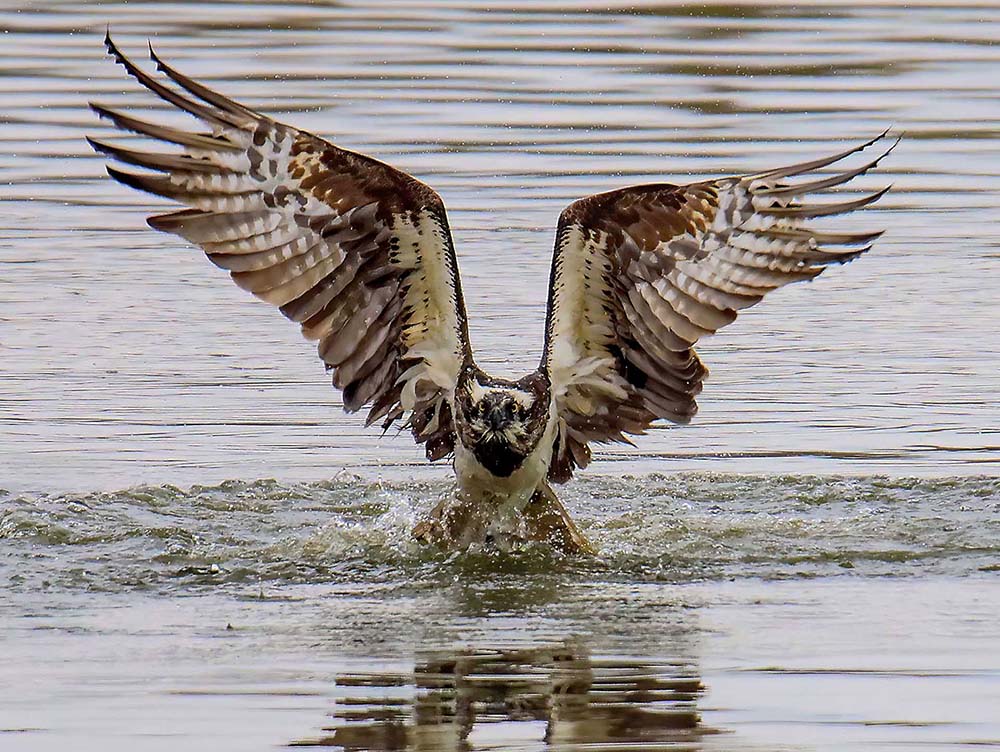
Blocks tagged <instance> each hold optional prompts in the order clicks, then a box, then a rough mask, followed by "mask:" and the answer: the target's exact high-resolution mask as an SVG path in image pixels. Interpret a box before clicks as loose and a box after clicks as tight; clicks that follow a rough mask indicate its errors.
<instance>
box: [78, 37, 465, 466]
mask: <svg viewBox="0 0 1000 752" xmlns="http://www.w3.org/2000/svg"><path fill="white" fill-rule="evenodd" d="M105 43H106V46H107V48H108V51H109V53H110V54H111V55H112V56H113V57H114V59H115V60H116V61H117V62H118V63H120V64H121V65H122V66H123V67H124V68H125V70H126V71H127V72H128V73H129V74H130V75H131V76H133V77H134V78H135V79H136V80H137V81H138V82H139V83H140V84H142V85H143V86H144V87H145V88H147V89H149V90H150V91H151V92H153V93H154V94H155V95H157V96H158V97H160V98H161V99H163V100H164V101H166V102H168V103H169V104H172V105H173V106H175V107H177V108H178V109H180V110H182V111H184V112H186V113H188V114H190V115H193V116H194V117H195V118H197V119H198V120H200V121H201V122H202V123H203V124H204V125H205V126H206V127H207V128H208V132H204V133H191V132H188V131H184V130H181V129H177V128H171V127H168V126H164V125H159V124H156V123H151V122H148V121H145V120H140V119H138V118H134V117H132V116H131V115H128V114H125V113H121V112H117V111H116V110H113V109H111V108H108V107H104V106H102V105H98V104H92V105H91V108H92V109H93V110H94V112H95V113H97V114H98V115H99V116H100V117H102V118H104V119H107V120H109V121H110V122H111V123H112V124H113V125H115V126H116V127H117V128H119V129H120V130H123V131H128V132H131V133H135V134H138V135H140V136H143V137H146V138H148V139H152V140H153V141H154V142H159V143H164V144H167V145H172V146H175V147H177V146H179V147H181V148H182V151H179V152H178V151H171V152H167V151H152V150H145V149H133V148H127V147H124V146H120V145H117V144H113V143H109V142H106V141H105V140H103V139H88V141H89V142H90V144H91V146H92V147H93V148H94V149H95V150H96V151H98V152H99V153H101V154H103V155H105V156H107V157H109V158H110V159H113V160H115V161H117V162H121V163H124V164H126V165H132V166H134V167H139V168H142V169H144V170H148V171H149V172H145V173H140V172H129V171H125V170H120V169H117V168H115V167H111V166H109V167H108V173H109V174H110V175H111V177H113V178H115V179H116V180H118V181H119V182H121V183H124V184H125V185H128V186H131V187H133V188H136V189H138V190H142V191H145V192H148V193H153V194H155V195H158V196H162V197H165V198H168V199H171V200H173V201H176V202H178V203H180V204H182V205H183V206H185V207H186V208H183V209H180V210H178V211H173V212H170V213H167V214H159V215H156V216H153V217H150V218H149V220H148V222H149V224H150V226H151V227H153V228H154V229H157V230H162V231H164V232H169V233H173V234H175V235H179V236H180V237H182V238H184V239H186V240H188V241H190V242H192V243H195V244H197V245H200V246H201V247H202V249H203V250H204V251H205V253H206V255H207V256H208V258H209V259H210V260H211V261H212V263H214V264H215V265H216V266H218V267H221V268H223V269H226V270H227V271H229V272H230V275H231V276H232V278H233V281H234V282H235V283H236V284H237V285H238V286H240V287H241V288H243V289H245V290H248V291H250V292H251V293H253V294H254V295H255V296H257V297H258V298H261V299H262V300H264V301H266V302H268V303H270V304H272V305H274V306H276V307H278V308H279V310H280V311H281V312H282V313H283V314H284V315H285V316H286V317H287V318H289V319H291V320H292V321H295V322H298V323H299V324H300V325H301V327H302V333H303V335H304V336H305V337H307V338H309V339H313V340H316V341H317V348H318V351H319V355H320V357H321V358H322V360H323V361H324V362H325V364H326V366H327V368H328V370H330V371H332V380H333V383H334V385H335V386H336V387H338V388H340V389H342V390H343V395H344V408H345V409H346V410H347V411H349V412H355V411H357V410H360V409H361V408H362V407H364V406H365V405H371V408H370V412H369V414H368V420H367V424H369V425H370V424H371V423H373V422H377V421H383V427H384V428H388V426H389V425H390V424H391V423H392V422H393V421H395V420H398V419H402V418H405V417H406V414H407V413H409V425H410V426H411V428H412V430H413V433H414V437H415V439H416V440H417V441H418V442H421V443H424V444H425V445H426V446H425V449H426V453H427V456H428V457H429V458H431V459H439V458H440V457H442V456H444V455H446V454H447V453H448V452H449V451H451V449H452V448H453V446H454V441H455V435H454V426H453V424H452V421H451V409H450V406H449V401H450V400H451V399H452V398H453V392H454V387H455V383H456V381H457V379H458V374H459V371H460V369H461V368H462V366H463V365H464V364H465V363H467V362H469V361H471V357H472V354H471V351H470V348H469V341H468V329H467V325H466V317H465V305H464V302H463V300H462V293H461V283H460V280H459V276H458V266H457V263H456V260H455V252H454V248H453V246H452V240H451V234H450V230H449V228H448V221H447V216H446V213H445V208H444V205H443V203H442V202H441V199H440V197H438V195H437V194H436V193H435V192H434V191H433V190H431V189H430V188H428V187H427V186H426V185H424V184H423V183H421V182H419V181H418V180H416V179H415V178H413V177H411V176H409V175H406V174H405V173H402V172H399V171H398V170H395V169H393V168H392V167H390V166H388V165H386V164H383V163H381V162H378V161H376V160H374V159H371V158H370V157H366V156H364V155H361V154H356V153H354V152H349V151H347V150H344V149H341V148H339V147H337V146H334V145H333V144H331V143H329V142H328V141H324V140H323V139H321V138H318V137H316V136H314V135H312V134H310V133H307V132H305V131H300V130H297V129H295V128H292V127H290V126H287V125H283V124H281V123H278V122H276V121H274V120H272V119H271V118H269V117H267V116H265V115H263V114H261V113H258V112H256V111H254V110H252V109H250V108H249V107H246V106H244V105H242V104H239V103H238V102H235V101H233V100H231V99H229V98H228V97H225V96H223V95H222V94H219V93H218V92H216V91H213V90H212V89H210V88H208V87H207V86H205V85H204V84H201V83H199V82H197V81H195V80H194V79H192V78H189V77H188V76H186V75H184V74H182V73H180V72H179V71H177V70H175V69H174V68H173V67H171V66H170V65H168V64H167V63H165V62H164V61H163V60H162V59H161V58H160V57H159V56H158V55H157V54H156V53H155V52H154V51H153V50H152V48H150V57H151V58H152V60H153V62H154V63H155V65H156V67H157V70H158V71H159V72H160V73H162V74H164V75H165V76H166V79H167V81H166V82H165V83H164V82H161V81H159V80H157V78H156V77H154V76H153V75H150V74H148V73H146V72H145V71H143V70H142V69H141V68H140V67H139V66H137V65H135V64H134V63H133V62H132V61H131V60H130V59H129V58H128V57H126V56H125V55H124V54H123V53H122V52H121V50H119V49H118V47H117V46H116V45H115V44H114V42H113V41H112V40H111V38H110V36H108V37H107V38H106V39H105ZM170 84H173V86H174V87H177V88H172V87H171V85H170ZM428 416H433V418H434V419H433V420H430V419H429V418H428Z"/></svg>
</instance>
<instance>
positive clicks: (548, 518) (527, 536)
mask: <svg viewBox="0 0 1000 752" xmlns="http://www.w3.org/2000/svg"><path fill="white" fill-rule="evenodd" d="M491 513H492V510H491V509H490V508H489V507H488V506H484V505H483V504H481V503H476V502H473V501H470V500H466V499H461V498H455V497H451V496H449V497H446V498H444V499H442V500H441V501H439V502H438V503H437V504H436V505H435V506H434V508H433V509H432V510H431V512H430V514H429V515H428V516H427V517H426V518H425V519H423V520H421V521H420V522H419V523H417V525H416V526H415V527H414V528H413V537H414V538H415V539H416V540H418V541H421V542H422V543H431V544H434V545H436V546H439V547H441V548H447V549H455V548H459V549H461V548H465V547H467V546H468V545H469V544H471V543H476V542H483V541H484V540H487V539H488V530H489V527H490V523H491V521H492V520H491V519H490V516H489V515H490V514H491ZM521 517H522V522H523V525H522V526H521V529H522V530H523V531H524V533H523V535H520V536H517V537H519V538H520V539H521V540H523V541H539V542H543V543H548V544H549V545H550V546H552V547H553V548H556V549H559V550H560V551H563V552H564V553H569V554H591V555H593V554H596V553H597V549H595V548H594V546H593V545H592V544H591V543H590V541H588V540H587V539H586V537H584V535H583V533H581V532H580V529H579V528H578V527H577V526H576V523H574V522H573V520H572V519H571V518H570V516H569V513H568V512H567V511H566V508H565V507H564V506H563V505H562V503H560V501H559V499H558V498H556V495H555V492H554V491H553V490H552V488H551V487H550V486H549V484H548V483H543V484H542V486H541V488H539V489H538V490H536V491H535V493H534V494H533V495H532V497H531V500H530V501H529V502H528V504H527V506H526V507H525V508H524V510H523V511H522V512H521Z"/></svg>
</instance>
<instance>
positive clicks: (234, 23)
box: [0, 0, 1000, 752]
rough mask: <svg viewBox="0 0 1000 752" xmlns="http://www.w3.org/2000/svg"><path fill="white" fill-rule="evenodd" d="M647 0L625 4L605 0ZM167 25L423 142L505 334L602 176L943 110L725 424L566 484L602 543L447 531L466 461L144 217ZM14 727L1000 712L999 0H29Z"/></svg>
mask: <svg viewBox="0 0 1000 752" xmlns="http://www.w3.org/2000/svg"><path fill="white" fill-rule="evenodd" d="M609 6H610V8H609ZM109 23H110V24H111V26H112V30H113V32H114V33H115V36H116V39H117V41H118V42H119V44H120V45H121V46H122V47H123V48H124V49H125V50H126V51H129V52H131V53H132V54H133V55H134V56H135V57H136V59H137V60H139V59H142V58H143V55H144V49H145V44H146V39H147V38H151V39H152V40H153V42H154V44H155V45H156V46H157V50H158V52H159V53H160V54H161V55H163V57H164V58H166V59H167V60H168V61H169V62H171V63H173V64H175V65H176V66H177V67H179V68H180V69H181V70H183V71H185V72H187V73H189V74H191V75H194V76H196V77H198V78H201V79H203V80H205V81H206V82H208V83H210V84H211V85H213V86H215V87H217V88H219V89H220V90H222V91H223V92H225V93H227V94H229V95H231V96H233V97H235V98H237V99H240V100H242V101H244V102H245V103H247V104H249V105H251V106H253V107H257V108H260V109H263V110H266V111H267V112H268V113H271V114H273V115H275V116H277V117H280V118H281V119H283V120H286V121H287V122H290V123H292V124H294V125H297V126H300V127H304V128H306V129H309V130H312V131H314V132H317V133H320V134H322V135H325V136H328V137H331V138H332V139H334V140H335V141H336V142H337V143H339V144H340V145H342V146H345V147H348V148H352V149H356V150H359V151H363V152H365V153H368V154H371V155H373V156H376V157H379V158H381V159H384V160H386V161H389V162H391V163H392V164H394V165H396V166H398V167H400V168H402V169H404V170H406V171H408V172H411V173H413V174H414V175H416V176H418V177H420V178H421V179H423V180H424V181H425V182H428V183H430V184H431V185H432V186H433V187H434V188H435V189H437V190H438V192H439V193H440V194H441V195H442V197H443V198H444V200H445V203H446V204H447V206H448V209H449V215H450V219H451V223H452V229H453V233H454V235H455V241H456V245H457V249H458V255H459V264H460V266H461V271H462V277H463V282H464V288H465V295H466V301H467V304H468V306H469V309H470V317H471V329H472V338H473V346H474V348H475V349H476V352H477V358H478V359H479V361H480V362H481V364H482V365H483V366H484V367H485V368H487V370H491V371H496V372H500V373H508V374H515V375H519V374H523V373H525V372H527V371H529V370H531V369H533V368H534V365H535V364H536V362H537V359H538V356H539V354H540V350H541V340H542V336H541V335H542V323H543V317H544V308H543V305H542V302H543V301H544V298H545V290H546V284H547V275H548V268H549V263H550V253H551V247H552V240H553V237H552V236H553V231H554V226H555V222H556V218H557V217H558V213H559V211H560V210H561V209H562V208H563V207H564V206H565V205H566V204H568V203H569V202H570V201H572V200H574V199H576V198H579V197H581V196H584V195H587V194H590V193H595V192H598V191H602V190H608V189H611V188H615V187H620V186H623V185H627V184H631V183H641V182H653V181H672V182H684V181H687V180H696V179H701V178H705V177H710V176H719V175H726V174H733V173H739V172H749V171H757V170H761V169H764V168H767V167H771V166H775V165H779V164H786V163H791V162H795V161H798V160H802V159H808V158H812V157H815V156H819V155H823V154H827V153H832V152H834V151H837V150H840V149H842V148H846V147H847V146H848V145H851V144H853V143H856V142H859V141H863V140H866V139H867V138H870V137H871V136H873V135H875V134H876V133H878V132H880V131H882V130H884V129H885V128H886V127H889V126H890V125H891V126H893V127H894V129H895V130H897V131H899V132H903V133H905V137H904V140H903V141H902V143H901V144H900V146H899V147H898V148H897V149H896V150H895V151H894V152H893V154H892V155H891V156H890V157H889V158H888V159H886V160H885V161H884V162H883V163H882V164H881V165H880V167H879V169H878V171H877V172H876V173H874V174H872V175H869V176H866V177H864V178H863V179H860V180H859V181H857V185H856V186H855V185H853V184H852V192H851V193H850V195H852V196H853V195H854V194H853V189H854V188H856V189H857V190H858V191H860V190H862V189H873V188H878V187H881V186H883V185H885V184H886V183H888V182H892V183H893V184H894V188H893V190H892V192H890V193H889V194H888V195H887V196H885V197H884V198H883V199H882V200H881V201H880V202H879V203H878V204H877V205H876V206H875V207H874V208H872V209H871V210H868V211H866V212H864V213H862V214H860V215H857V216H854V217H852V218H851V220H850V222H851V225H852V226H855V227H864V228H869V227H870V228H872V229H880V228H885V229H886V230H887V232H886V234H885V235H884V236H883V237H882V238H881V239H880V240H879V241H878V243H877V244H876V247H875V249H874V250H873V251H872V252H871V253H870V254H868V255H867V256H865V257H864V258H862V259H860V260H859V261H857V262H855V263H852V264H850V265H848V266H845V267H842V268H835V269H831V270H830V271H829V272H828V273H826V274H824V275H823V276H822V277H821V278H819V279H818V280H817V281H815V282H813V283H810V284H807V285H797V286H792V287H791V288H788V289H785V290H782V291H779V292H777V293H775V294H773V295H772V296H770V297H769V298H768V300H767V301H766V302H764V303H763V304H761V305H760V306H759V307H757V308H755V309H753V310H751V311H747V312H745V313H744V314H742V315H741V317H740V320H739V321H738V322H736V323H735V324H734V325H733V326H731V327H729V328H728V329H726V330H724V332H722V333H721V334H719V335H718V336H716V337H714V338H712V339H709V340H707V341H704V342H703V343H702V344H701V345H700V346H699V351H700V352H701V355H702V358H703V360H704V361H705V362H706V364H707V365H708V366H709V368H710V369H711V370H712V376H711V379H710V381H709V382H708V384H707V385H706V389H705V392H704V393H703V394H702V396H701V398H700V399H699V403H700V405H701V411H700V413H699V415H698V416H697V418H696V419H695V422H694V423H693V424H692V425H690V426H686V427H682V428H680V427H673V426H668V425H664V426H663V427H659V428H657V429H656V430H653V431H652V432H650V434H649V435H647V436H645V437H641V438H639V439H638V440H637V448H635V449H631V448H628V447H615V448H609V449H606V450H604V451H601V452H599V453H598V455H597V457H598V459H597V460H596V461H595V462H594V463H593V465H592V466H591V467H590V468H588V469H587V470H586V471H585V472H583V473H580V475H579V477H578V479H577V480H574V481H573V482H572V483H571V484H570V485H568V486H567V487H565V489H564V490H563V491H562V495H563V497H564V498H565V500H566V503H567V504H568V506H569V507H570V508H571V509H572V511H573V513H574V516H575V517H577V518H578V519H579V520H580V522H581V525H582V527H583V528H584V529H585V531H586V532H587V534H588V535H590V536H591V537H592V538H593V539H594V541H595V542H596V543H597V544H598V546H599V547H600V549H601V553H600V555H599V556H598V557H597V558H596V559H592V560H591V559H588V560H574V559H565V558H562V557H559V556H557V555H554V554H553V553H551V552H549V551H547V550H544V549H534V548H530V549H527V550H524V551H519V552H516V553H514V554H511V555H507V556H496V555H492V554H489V553H484V552H470V553H466V554H461V555H450V556H449V555H444V554H440V553H436V552H434V551H429V550H426V549H423V548H420V547H417V546H415V545H413V544H411V543H410V542H409V540H408V530H409V527H410V526H411V525H412V524H413V522H414V520H415V519H416V518H417V517H418V515H419V514H420V513H421V512H422V511H424V510H426V509H427V508H428V507H429V506H431V505H432V504H433V503H434V502H435V501H436V499H438V498H439V497H440V496H441V495H442V494H444V493H447V490H448V478H449V474H450V470H449V469H448V468H447V467H446V466H444V465H436V466H428V465H426V464H425V463H423V462H422V455H421V452H420V450H419V449H418V448H416V447H415V446H414V445H413V444H412V442H411V441H410V439H409V438H408V437H407V436H406V435H401V436H397V435H395V434H394V433H390V434H388V435H386V436H380V435H379V434H378V432H377V431H375V432H373V431H365V430H364V429H362V428H361V425H360V422H359V421H358V420H357V418H356V416H355V417H352V416H345V415H344V414H343V413H342V411H341V410H340V403H339V397H338V395H337V393H336V392H335V391H334V390H332V389H331V388H330V387H329V384H328V381H327V377H326V376H325V375H324V373H323V369H322V366H321V364H320V363H319V361H318V359H317V358H316V357H315V352H314V350H313V348H312V346H311V345H310V344H308V343H306V342H303V341H301V340H300V339H299V336H298V334H297V332H296V328H295V327H294V326H292V325H289V324H288V323H287V322H285V321H284V320H283V319H282V318H281V317H280V316H278V315H277V314H275V313H274V312H273V311H272V310H270V309H269V307H268V306H265V305H263V304H260V303H256V302H255V301H253V300H252V299H250V298H249V296H247V295H246V294H245V293H243V292H242V291H240V290H238V289H235V288H234V286H233V285H231V284H230V283H229V282H228V280H226V279H225V275H224V274H223V273H222V272H220V271H218V270H216V269H215V268H214V267H212V266H211V265H210V264H209V263H208V262H207V261H206V260H205V259H204V258H203V256H202V255H201V253H200V252H199V251H196V250H194V249H190V248H187V247H186V246H185V245H184V244H183V243H182V242H181V241H179V240H176V239H174V238H172V237H170V236H165V235H161V234H157V233H154V232H152V231H151V230H149V229H148V228H147V227H146V226H145V222H144V218H145V217H146V216H147V215H148V214H150V213H152V212H153V211H154V210H156V209H158V208H162V207H164V206H165V203H163V202H158V200H157V199H154V198H152V197H148V196H143V195H140V194H137V193H135V192H132V191H130V190H128V189H126V188H124V187H122V186H119V185H116V184H113V183H112V182H111V181H109V180H108V179H107V178H106V177H105V176H104V172H103V166H102V163H101V160H100V159H98V158H97V157H96V156H95V155H94V154H92V153H91V152H90V150H89V148H88V147H87V145H86V143H85V142H84V140H83V136H84V135H85V134H91V135H98V136H100V135H108V131H107V128H106V125H104V124H101V123H98V122H96V118H94V117H93V116H92V114H91V113H90V112H89V110H88V109H87V107H86V103H87V101H90V100H94V101H99V102H101V103H103V104H107V105H117V106H123V107H128V108H132V109H133V110H134V111H136V112H142V111H145V113H146V115H147V116H148V115H149V114H150V113H153V119H160V120H162V121H164V122H170V123H175V122H176V123H178V124H185V125H186V123H184V121H183V120H182V119H180V118H179V117H177V116H175V115H174V114H172V113H169V112H167V111H166V109H165V108H164V107H161V106H160V104H159V103H158V101H156V100H155V99H154V98H152V97H151V96H147V95H144V94H143V93H142V91H141V89H140V87H139V86H138V85H137V84H135V83H134V82H131V81H129V80H127V78H126V77H125V75H124V73H123V72H122V70H121V68H119V67H117V66H115V65H113V64H112V62H111V61H110V60H109V59H108V58H107V57H106V56H105V54H104V50H103V47H102V44H101V40H102V37H103V34H104V30H105V27H106V26H107V24H109ZM0 29H2V30H3V34H0V101H2V102H3V108H2V112H0V145H2V147H3V148H2V149H0V647H2V650H3V660H2V661H0V749H3V750H4V752H6V750H8V749H9V750H15V751H16V752H21V751H22V750H57V749H58V750H65V749H74V750H77V749H80V750H101V752H109V751H112V750H119V749H121V750H125V749H128V750H143V751H145V750H161V749H162V750H177V749H184V750H202V749H204V750H213V751H214V750H229V749H232V750H242V751H247V750H257V749H261V750H266V749H274V748H276V747H279V746H284V745H301V746H315V745H321V746H326V747H327V748H333V749H343V750H404V749H406V750H428V751H429V750H541V749H552V750H567V751H568V750H574V751H575V750H589V751H593V750H602V751H604V750H607V751H611V750H616V751H619V750H620V751H622V752H624V750H635V751H636V752H653V751H654V750H706V751H707V752H709V751H712V750H761V751H763V750H768V751H769V752H770V751H773V750H794V751H795V752H817V751H819V750H845V749H856V750H865V751H867V750H902V749H905V750H910V749H915V750H958V749H990V748H997V749H1000V711H998V710H997V708H1000V626H998V624H1000V620H998V618H997V616H998V614H1000V582H998V579H997V578H998V576H1000V478H998V463H1000V399H998V394H1000V303H998V300H1000V242H998V236H997V231H996V227H997V220H998V218H1000V215H998V208H997V207H998V205H1000V97H998V96H997V89H996V82H997V80H1000V45H998V44H997V42H998V41H1000V8H998V7H997V6H996V3H993V2H968V3H951V2H938V3H931V2H928V3H905V4H903V3H895V2H880V3H867V2H837V3H823V4H809V3H807V4H794V5H793V4H786V3H781V2H775V3H768V4H762V3H752V2H736V3H728V4H712V5H696V4H683V3H645V4H639V5H638V7H633V8H632V9H629V8H627V7H626V4H625V3H603V4H597V3H586V2H560V3H548V2H545V1H544V0H543V1H542V2H523V3H520V4H513V3H476V2H466V1H465V0H455V1H454V2H427V3H415V2H413V3H411V2H382V3H379V2H355V3H351V2H347V3H340V4H336V5H330V6H314V5H309V4H295V3H259V4H256V3H226V2H203V3H198V4H182V3H150V2H129V3H119V2H107V3H101V4H96V3H60V2H56V3H52V2H48V3H24V4H22V5H20V6H19V7H10V6H5V7H4V8H0Z"/></svg>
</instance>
